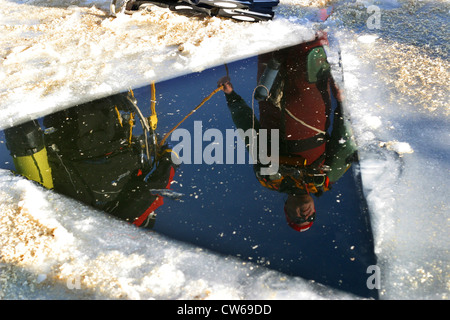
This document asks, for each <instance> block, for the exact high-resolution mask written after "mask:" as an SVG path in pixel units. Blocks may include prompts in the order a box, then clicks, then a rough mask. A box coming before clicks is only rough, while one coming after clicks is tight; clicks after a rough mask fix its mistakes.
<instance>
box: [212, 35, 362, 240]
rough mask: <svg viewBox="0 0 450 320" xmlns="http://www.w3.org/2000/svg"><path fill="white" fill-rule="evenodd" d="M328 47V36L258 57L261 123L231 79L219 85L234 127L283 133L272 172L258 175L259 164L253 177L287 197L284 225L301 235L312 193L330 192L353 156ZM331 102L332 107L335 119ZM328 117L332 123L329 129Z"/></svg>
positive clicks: (311, 212) (310, 217)
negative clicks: (275, 166)
mask: <svg viewBox="0 0 450 320" xmlns="http://www.w3.org/2000/svg"><path fill="white" fill-rule="evenodd" d="M326 46H328V40H327V35H326V34H325V33H323V34H320V35H318V36H317V38H316V39H315V40H314V41H312V42H308V43H302V44H299V45H296V46H294V47H290V48H286V49H282V50H279V51H276V52H272V53H269V54H264V55H261V56H259V57H258V79H259V82H258V86H257V87H256V90H255V98H256V99H257V100H259V112H260V118H259V120H258V119H256V116H255V114H254V112H253V110H252V109H251V108H250V107H249V106H248V105H247V103H246V102H245V100H244V99H242V97H241V96H239V94H238V93H237V91H236V90H235V89H234V88H233V85H232V82H231V80H230V78H229V77H228V76H226V77H223V78H222V79H220V80H219V85H222V86H223V87H224V92H225V95H226V100H227V104H228V108H229V110H230V112H231V116H232V119H233V122H234V124H235V125H236V127H238V128H240V129H242V130H243V131H247V130H249V129H255V130H256V132H260V131H261V130H263V129H265V130H270V131H267V132H273V129H276V130H278V131H279V132H281V133H280V135H279V136H277V137H276V138H275V139H279V143H276V144H275V145H276V146H277V147H278V149H279V152H280V156H279V157H278V156H277V160H279V163H278V165H277V170H276V172H274V173H272V174H270V175H268V174H266V175H263V174H260V172H261V166H262V165H261V162H260V161H259V162H258V164H257V165H256V166H255V173H256V176H257V179H258V180H259V182H260V183H261V184H262V185H263V186H265V187H267V188H269V189H272V190H276V191H279V192H282V193H286V194H287V200H286V202H285V205H284V212H285V216H286V220H287V222H288V224H289V226H290V227H291V228H292V229H294V230H296V231H301V232H302V231H306V230H308V229H309V228H310V227H311V226H312V224H313V222H314V219H315V216H316V210H315V206H314V199H313V198H312V194H314V195H315V196H320V195H322V193H323V192H325V191H328V190H330V188H331V185H332V184H333V183H335V182H336V181H337V180H338V179H339V178H340V177H341V176H342V175H343V174H344V172H345V171H346V170H347V169H348V168H349V166H350V164H351V162H352V160H353V158H354V156H355V154H356V145H355V143H354V141H353V137H352V134H351V128H350V125H349V123H348V122H347V121H346V120H345V119H344V116H343V114H342V105H341V104H342V101H341V100H342V99H341V95H342V94H341V92H340V90H339V88H338V87H337V85H336V83H335V82H334V80H333V78H332V77H331V73H330V65H329V63H328V62H327V57H326V53H325V50H324V47H326ZM332 100H334V102H335V104H336V107H335V109H334V116H333V117H331V110H332ZM330 118H333V119H334V123H333V125H332V126H331V125H330ZM330 128H332V130H331V133H330V134H329V133H328V130H330ZM270 139H271V137H270V136H269V140H270ZM272 139H273V137H272ZM277 142H278V141H277ZM248 144H249V145H251V142H248ZM276 153H277V155H278V150H276ZM257 154H258V155H259V154H260V152H257ZM258 160H259V159H258ZM271 165H273V164H272V163H271Z"/></svg>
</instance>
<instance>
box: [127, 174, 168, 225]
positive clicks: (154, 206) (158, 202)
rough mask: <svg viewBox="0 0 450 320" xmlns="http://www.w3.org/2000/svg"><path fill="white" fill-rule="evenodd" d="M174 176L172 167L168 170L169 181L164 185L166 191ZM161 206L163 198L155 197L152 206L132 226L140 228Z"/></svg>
mask: <svg viewBox="0 0 450 320" xmlns="http://www.w3.org/2000/svg"><path fill="white" fill-rule="evenodd" d="M174 176H175V169H174V168H173V167H172V168H170V176H169V181H168V183H167V185H166V189H170V184H171V183H172V180H173V177H174ZM163 204H164V198H163V197H161V196H157V197H156V199H155V201H153V202H152V204H151V205H150V207H148V208H147V210H145V212H144V213H143V214H142V215H141V216H140V217H139V218H137V219H136V220H135V221H134V222H133V224H134V225H135V226H138V227H139V226H141V224H142V223H144V221H145V220H146V219H147V218H148V216H149V215H150V214H151V213H152V212H154V211H155V210H156V209H157V208H159V207H160V206H162V205H163Z"/></svg>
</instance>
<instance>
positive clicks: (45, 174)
mask: <svg viewBox="0 0 450 320" xmlns="http://www.w3.org/2000/svg"><path fill="white" fill-rule="evenodd" d="M4 132H5V138H6V145H7V147H8V150H9V151H10V154H11V156H12V157H13V162H14V166H15V168H16V172H17V173H18V174H20V175H22V176H24V177H26V178H28V179H30V180H33V181H36V182H38V183H40V184H42V185H43V186H44V187H46V188H48V189H52V188H53V179H52V173H51V169H50V166H49V164H48V157H47V149H46V148H45V143H44V137H43V135H42V129H41V127H40V126H39V125H38V124H37V123H36V122H35V121H30V122H26V123H24V124H22V125H19V126H16V127H13V128H9V129H6V130H5V131H4Z"/></svg>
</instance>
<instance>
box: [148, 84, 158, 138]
mask: <svg viewBox="0 0 450 320" xmlns="http://www.w3.org/2000/svg"><path fill="white" fill-rule="evenodd" d="M155 105H156V89H155V82H154V81H153V82H152V97H151V106H150V110H151V112H152V114H151V115H150V117H149V119H148V121H149V124H150V127H151V128H152V130H153V131H154V130H156V126H157V124H158V117H157V115H156V108H155Z"/></svg>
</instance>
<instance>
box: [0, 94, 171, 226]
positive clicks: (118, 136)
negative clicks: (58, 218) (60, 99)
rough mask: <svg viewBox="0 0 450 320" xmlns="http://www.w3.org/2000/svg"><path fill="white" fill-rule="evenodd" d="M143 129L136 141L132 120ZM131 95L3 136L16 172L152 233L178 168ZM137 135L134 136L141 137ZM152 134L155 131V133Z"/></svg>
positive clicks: (51, 117)
mask: <svg viewBox="0 0 450 320" xmlns="http://www.w3.org/2000/svg"><path fill="white" fill-rule="evenodd" d="M138 120H139V121H140V123H143V124H144V125H143V126H142V130H140V133H141V134H139V135H136V134H135V132H134V128H135V127H136V122H137V121H138ZM147 122H149V118H144V117H143V115H142V112H141V111H140V109H139V108H138V107H137V104H136V101H135V98H134V96H133V94H132V91H130V92H128V93H125V94H117V95H113V96H110V97H107V98H104V99H100V100H96V101H92V102H89V103H86V104H82V105H79V106H77V107H75V108H70V109H67V110H63V111H60V112H57V113H55V114H52V115H49V116H46V117H45V118H44V119H43V121H42V123H43V126H44V128H45V129H44V130H43V129H42V128H41V126H40V124H39V123H38V121H31V122H28V123H25V124H23V125H20V126H17V127H14V128H11V129H7V130H5V138H6V142H7V146H8V149H9V150H10V152H11V155H12V156H13V159H14V165H15V169H16V171H17V172H18V173H20V174H22V175H24V176H26V177H28V178H29V179H32V180H35V181H37V182H39V183H41V184H42V185H44V186H45V187H47V188H54V189H55V190H56V191H58V192H60V193H62V194H65V195H67V196H70V197H72V198H74V199H76V200H79V201H81V202H84V203H86V204H88V205H91V206H93V207H95V208H97V209H101V210H104V211H106V212H108V213H109V214H111V215H113V216H115V217H118V218H120V219H122V220H125V221H129V222H130V223H132V224H134V225H136V226H144V227H153V225H154V222H155V217H156V214H155V211H156V209H157V208H158V207H159V206H161V205H162V204H163V196H172V197H173V196H175V197H176V196H177V194H176V193H173V194H172V193H171V192H170V190H167V189H169V188H170V183H171V181H172V179H173V177H174V174H175V169H176V166H175V165H174V164H173V162H172V160H171V158H172V157H171V156H170V154H171V150H170V149H169V148H167V145H163V146H161V147H157V146H156V145H155V143H154V139H153V136H154V132H153V128H151V127H150V125H148V124H147ZM138 133H139V132H138ZM155 134H156V133H155Z"/></svg>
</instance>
